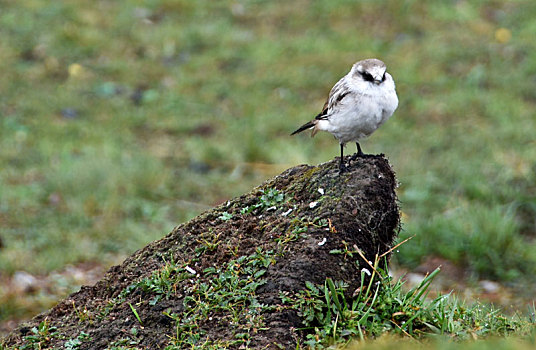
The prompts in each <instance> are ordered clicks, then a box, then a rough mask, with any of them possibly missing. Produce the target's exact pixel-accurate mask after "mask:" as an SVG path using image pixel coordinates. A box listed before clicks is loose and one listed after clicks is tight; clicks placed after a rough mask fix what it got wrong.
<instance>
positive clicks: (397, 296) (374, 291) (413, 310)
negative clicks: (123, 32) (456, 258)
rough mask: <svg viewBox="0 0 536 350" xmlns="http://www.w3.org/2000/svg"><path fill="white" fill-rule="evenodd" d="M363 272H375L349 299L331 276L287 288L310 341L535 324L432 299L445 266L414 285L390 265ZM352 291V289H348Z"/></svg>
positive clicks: (508, 329)
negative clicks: (396, 276)
mask: <svg viewBox="0 0 536 350" xmlns="http://www.w3.org/2000/svg"><path fill="white" fill-rule="evenodd" d="M371 268H372V271H373V272H372V273H370V271H369V270H368V269H363V270H362V272H361V281H365V280H367V279H366V277H367V276H366V275H369V274H371V275H372V276H370V279H368V280H369V282H368V284H366V285H365V284H364V283H363V282H362V284H361V287H360V288H359V289H357V290H356V291H355V292H354V296H355V298H353V301H351V302H349V301H348V300H347V299H346V298H345V296H344V294H345V292H346V289H347V286H346V285H345V284H343V283H338V282H335V281H333V280H331V279H329V278H327V279H326V281H325V283H324V285H315V284H312V283H306V288H305V289H303V290H301V291H300V292H297V293H294V294H288V293H282V294H281V299H282V301H283V304H284V305H287V306H288V307H289V308H291V309H294V310H297V311H298V313H299V315H300V316H301V317H302V318H303V323H304V325H305V327H304V328H303V330H304V331H306V332H308V333H309V334H308V335H307V340H306V341H305V345H306V346H308V347H310V348H313V349H324V348H326V347H328V346H331V345H333V344H338V345H346V344H348V343H349V342H350V341H351V340H352V339H355V338H357V339H359V340H366V339H374V338H376V337H379V336H380V335H383V334H397V335H401V336H405V337H411V338H421V337H423V336H426V335H431V334H442V335H447V336H450V337H453V338H455V339H462V340H463V339H469V338H472V339H474V338H479V337H485V336H488V335H494V336H505V335H507V334H509V333H512V332H522V331H524V330H526V329H528V328H529V327H530V320H523V319H521V318H520V317H518V318H517V319H516V318H509V317H506V316H503V315H501V314H499V311H498V310H494V309H493V308H492V307H490V306H487V305H486V306H484V305H481V304H476V305H474V306H466V305H464V304H463V303H460V302H459V301H458V300H456V299H455V298H453V297H451V296H450V295H440V296H437V297H436V298H434V299H432V300H429V299H427V295H428V292H429V287H430V284H431V282H432V280H433V279H434V277H435V276H437V274H438V273H439V268H438V269H436V270H435V271H434V272H432V273H431V274H429V275H428V276H426V278H424V279H423V281H422V282H421V283H420V284H419V285H418V286H416V287H414V288H412V289H410V290H409V291H403V290H402V286H403V284H404V282H403V281H401V280H397V281H396V282H394V283H393V281H392V278H391V277H390V276H389V274H388V273H387V272H386V270H384V269H381V268H379V267H378V264H377V263H376V264H375V266H374V267H372V266H371ZM346 294H348V293H346Z"/></svg>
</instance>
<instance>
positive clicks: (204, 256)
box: [4, 156, 399, 349]
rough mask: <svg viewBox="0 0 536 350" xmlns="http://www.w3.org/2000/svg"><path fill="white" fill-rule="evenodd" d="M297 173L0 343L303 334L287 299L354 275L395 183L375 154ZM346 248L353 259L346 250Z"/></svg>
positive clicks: (257, 343)
mask: <svg viewBox="0 0 536 350" xmlns="http://www.w3.org/2000/svg"><path fill="white" fill-rule="evenodd" d="M346 161H347V163H348V172H346V173H343V174H342V175H340V176H339V174H338V161H337V159H335V160H334V161H331V162H328V163H325V164H322V165H320V166H317V167H313V166H307V165H301V166H297V167H295V168H292V169H289V170H287V171H285V172H283V173H282V174H281V175H279V176H276V177H275V178H273V179H271V180H269V181H267V182H266V183H264V184H263V185H261V186H260V187H258V188H255V189H254V190H253V191H251V192H250V193H248V194H246V195H243V196H241V197H238V198H235V199H233V200H231V201H229V202H227V203H225V204H223V205H221V206H219V207H217V208H215V209H212V210H210V211H207V212H205V213H203V214H201V215H199V216H198V217H196V218H194V219H193V220H191V221H189V222H187V223H185V224H182V225H180V226H178V227H176V228H175V229H174V230H173V231H172V232H171V233H170V234H169V235H167V236H166V237H164V238H163V239H161V240H159V241H156V242H153V243H151V244H149V245H148V246H147V247H145V248H144V249H142V250H139V251H137V252H136V253H134V254H133V255H132V256H131V257H129V258H128V259H126V260H125V262H124V263H123V264H122V265H120V266H114V267H112V268H111V269H110V270H109V271H108V272H107V274H106V275H105V277H104V278H103V279H102V280H101V281H99V282H98V283H97V284H96V285H95V286H92V287H82V289H81V290H80V291H79V292H77V293H74V294H72V295H71V296H69V297H68V298H67V299H65V300H63V301H62V302H60V303H59V304H58V305H57V306H56V307H54V308H53V309H51V310H49V311H47V312H45V313H43V314H41V315H39V316H37V317H35V318H34V319H33V320H32V321H30V322H29V323H27V324H24V325H22V326H20V327H19V328H18V329H17V330H15V331H14V332H12V333H11V334H10V335H9V336H8V337H7V338H6V339H4V343H5V346H7V347H8V348H9V347H19V346H21V345H22V344H26V345H30V348H31V344H33V345H35V346H37V347H35V348H42V349H45V348H54V347H55V348H62V347H63V348H69V349H105V348H122V349H126V348H129V349H132V348H150V349H161V348H167V349H181V348H190V349H192V348H207V349H208V348H236V349H238V348H254V349H259V348H278V346H279V347H280V348H293V347H295V344H296V342H297V341H302V340H303V338H304V336H305V334H306V333H307V331H308V330H307V329H304V328H303V327H304V326H303V322H302V321H303V318H304V317H306V315H303V314H302V313H300V311H299V308H298V307H296V305H295V304H294V305H293V304H292V301H293V300H294V301H295V300H296V299H293V296H295V295H297V293H300V291H302V292H303V291H304V290H306V284H308V285H314V284H323V283H324V282H325V281H326V278H331V279H332V280H333V281H335V282H336V283H344V284H345V285H346V286H347V289H346V290H347V291H348V294H349V295H348V297H351V294H352V292H353V291H354V290H355V289H356V288H358V287H359V286H360V282H361V281H360V271H361V269H362V268H364V267H367V266H368V265H367V263H366V262H365V261H364V260H363V258H361V257H360V256H359V255H358V254H355V253H356V251H357V250H358V249H359V250H360V251H361V252H362V254H363V255H364V257H365V258H366V259H367V260H369V261H373V260H374V258H375V256H376V255H377V254H378V253H383V252H386V251H388V250H389V249H390V247H391V246H392V243H393V240H394V239H395V238H396V234H397V233H398V226H399V212H398V206H397V203H396V195H395V187H396V179H395V176H394V174H393V172H392V170H391V168H390V166H389V164H388V162H387V160H386V159H385V158H383V156H372V157H367V158H362V159H358V160H355V161H354V160H351V158H350V157H347V158H346ZM351 252H353V253H354V254H351Z"/></svg>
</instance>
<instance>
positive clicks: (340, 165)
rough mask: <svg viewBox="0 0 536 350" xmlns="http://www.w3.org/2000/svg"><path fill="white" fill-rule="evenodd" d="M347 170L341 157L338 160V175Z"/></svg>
mask: <svg viewBox="0 0 536 350" xmlns="http://www.w3.org/2000/svg"><path fill="white" fill-rule="evenodd" d="M346 172H348V168H347V167H346V165H345V164H344V160H343V158H341V161H340V162H339V175H341V174H343V173H346Z"/></svg>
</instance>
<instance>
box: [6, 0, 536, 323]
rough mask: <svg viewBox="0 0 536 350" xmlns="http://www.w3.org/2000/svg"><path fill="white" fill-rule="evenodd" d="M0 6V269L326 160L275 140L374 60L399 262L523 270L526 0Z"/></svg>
mask: <svg viewBox="0 0 536 350" xmlns="http://www.w3.org/2000/svg"><path fill="white" fill-rule="evenodd" d="M1 7H2V11H1V12H0V35H1V36H2V38H3V40H2V41H1V42H0V70H1V71H2V79H1V80H0V239H1V240H2V243H3V247H1V248H0V274H2V275H7V276H9V275H11V274H13V273H14V272H15V271H17V270H25V271H29V272H31V273H39V274H47V273H50V272H51V271H54V270H57V269H60V268H62V267H64V266H65V265H67V264H76V263H80V262H85V261H98V262H102V263H104V264H111V263H112V262H114V261H115V259H117V257H118V256H125V255H128V254H130V253H132V252H133V251H135V250H136V249H139V248H141V247H143V246H144V245H145V244H147V243H148V242H150V241H152V240H155V239H157V238H159V237H161V236H162V235H164V234H165V233H167V232H169V231H170V230H171V229H172V228H173V226H175V225H177V224H178V223H180V222H183V221H185V220H187V219H189V218H191V217H193V216H195V215H196V214H198V213H200V212H201V211H202V210H204V209H205V208H207V207H210V206H212V205H214V204H216V203H220V202H222V201H224V200H226V199H228V198H230V197H232V196H235V195H239V194H241V193H243V192H245V191H247V190H249V189H250V188H252V187H253V186H255V185H258V184H259V183H261V182H262V181H263V180H264V179H266V178H268V177H270V176H272V175H275V174H277V173H279V172H280V171H281V170H283V169H285V168H288V167H290V166H293V165H297V164H300V163H305V162H307V163H312V164H314V163H319V162H324V161H327V160H329V159H331V158H333V157H334V156H335V155H337V154H338V146H337V144H336V141H334V140H333V139H332V138H331V136H329V135H327V134H323V135H317V136H316V137H315V138H314V139H309V138H307V137H301V136H300V137H292V138H291V137H289V136H288V134H289V132H290V131H292V130H294V129H295V128H296V126H298V125H301V124H302V123H303V122H305V121H307V120H308V119H310V118H311V117H313V116H314V115H316V114H317V113H318V111H319V110H320V109H321V107H322V105H323V102H324V99H325V97H326V95H327V93H328V91H329V89H330V88H331V86H332V85H333V84H334V83H335V82H336V81H337V79H339V78H340V77H341V76H342V75H343V74H345V73H346V72H347V70H348V69H349V68H350V66H351V64H352V63H353V62H355V61H356V60H358V59H361V58H364V57H372V56H374V57H379V58H381V59H383V60H384V61H385V62H386V63H387V65H388V68H389V71H390V72H391V74H392V75H393V76H394V78H395V81H396V82H397V91H398V94H399V97H400V106H399V109H398V111H397V112H396V113H395V115H394V117H393V119H392V120H390V121H389V122H388V123H386V124H385V125H384V126H383V127H382V128H381V129H380V130H379V131H378V132H377V134H375V135H374V136H373V137H372V138H370V140H367V141H364V142H363V143H362V146H363V148H364V150H365V152H373V153H380V152H383V153H385V154H387V155H388V157H389V159H390V161H391V162H392V164H393V165H394V168H395V170H396V172H397V174H398V177H399V181H400V188H399V197H400V199H401V208H402V210H403V212H404V214H405V215H404V232H403V233H402V238H406V237H408V236H412V235H415V238H414V239H413V240H411V241H410V242H409V243H408V244H405V245H403V246H402V247H401V248H400V253H399V254H397V255H396V260H397V263H398V264H399V265H402V266H403V267H406V268H410V269H411V268H414V267H416V266H418V265H419V264H420V263H421V262H422V261H423V259H424V258H425V257H426V256H430V255H432V256H439V257H442V258H445V259H448V260H450V261H452V262H454V263H455V264H457V265H458V266H462V267H464V268H466V269H467V271H468V272H469V273H470V275H471V276H472V278H473V279H480V278H486V279H495V280H498V281H500V282H508V283H521V284H525V283H533V282H534V281H533V277H532V276H534V274H535V273H536V249H535V248H536V247H535V244H534V237H535V235H536V224H535V221H534V217H535V216H536V201H535V198H536V185H535V184H536V175H535V174H536V147H535V146H536V144H535V142H536V141H535V137H534V130H535V129H536V118H535V110H536V108H535V101H536V89H534V82H535V77H536V57H535V56H536V42H535V41H534V37H535V36H536V4H534V2H532V1H517V2H510V1H493V2H487V1H471V2H455V3H453V2H445V1H440V0H436V1H428V2H425V3H424V2H416V1H396V0H386V1H378V2H372V1H363V2H350V1H338V2H333V1H314V2H307V1H295V2H285V1H273V2H261V1H240V2H239V1H220V2H218V3H214V2H212V1H208V0H201V1H195V2H191V1H171V0H151V1H149V0H147V1H137V2H127V3H115V2H106V1H97V2H95V1H89V0H82V1H77V2H63V1H59V2H54V3H48V2H42V1H37V0H31V1H25V2H6V1H2V2H1ZM5 295H7V291H5V290H3V287H1V286H0V302H1V300H4V297H5ZM12 306H13V305H12ZM33 307H35V305H34V306H32V305H29V306H25V305H20V306H13V307H12V308H10V310H12V311H10V312H8V313H7V314H5V313H2V314H1V319H9V318H10V315H22V314H27V315H28V314H32V313H35V312H37V310H35V309H33ZM42 307H43V305H39V308H42ZM25 310H26V311H25Z"/></svg>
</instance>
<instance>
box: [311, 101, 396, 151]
mask: <svg viewBox="0 0 536 350" xmlns="http://www.w3.org/2000/svg"><path fill="white" fill-rule="evenodd" d="M392 113H393V110H387V109H386V108H384V106H382V104H379V103H374V102H372V101H367V100H365V101H362V103H361V104H359V105H353V106H352V107H350V108H341V109H340V110H339V111H334V113H333V114H332V115H330V116H329V118H328V119H327V120H321V121H319V124H318V128H319V129H320V130H325V131H328V132H330V133H331V134H333V136H335V138H337V139H338V140H339V142H340V143H342V144H344V143H347V142H352V141H358V140H360V139H363V138H365V137H367V136H369V135H370V134H372V133H373V132H374V131H375V130H376V129H378V128H379V127H380V126H381V125H382V124H383V123H384V122H385V121H387V119H389V117H390V116H391V114H392Z"/></svg>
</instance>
